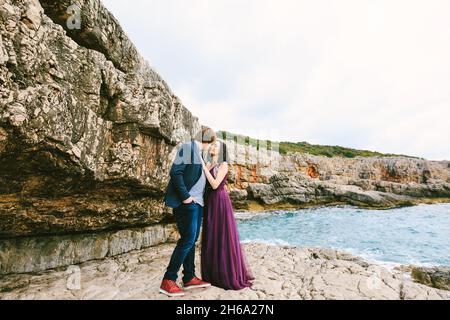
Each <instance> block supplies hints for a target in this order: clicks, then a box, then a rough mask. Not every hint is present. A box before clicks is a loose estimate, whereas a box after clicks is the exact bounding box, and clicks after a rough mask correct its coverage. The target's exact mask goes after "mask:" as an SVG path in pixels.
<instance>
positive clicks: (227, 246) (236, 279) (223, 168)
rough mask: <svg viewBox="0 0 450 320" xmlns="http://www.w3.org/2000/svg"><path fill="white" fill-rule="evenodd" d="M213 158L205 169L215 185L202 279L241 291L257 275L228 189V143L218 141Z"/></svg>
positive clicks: (205, 228) (210, 196) (206, 220)
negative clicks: (248, 260) (241, 239)
mask: <svg viewBox="0 0 450 320" xmlns="http://www.w3.org/2000/svg"><path fill="white" fill-rule="evenodd" d="M209 153H210V158H211V161H209V162H208V165H206V164H205V163H203V170H204V172H205V175H206V178H207V179H208V182H209V184H210V186H211V188H210V189H209V190H208V191H207V195H206V202H205V211H204V219H203V231H202V255H201V261H202V264H201V269H202V278H203V279H204V280H205V281H208V282H210V283H211V284H212V285H214V286H216V287H220V288H223V289H227V290H240V289H243V288H247V287H250V286H251V285H252V283H251V282H250V280H253V279H254V278H253V276H252V275H251V273H250V270H249V268H248V267H247V265H246V262H245V257H244V254H243V252H242V249H241V244H240V242H239V234H238V230H237V224H236V220H235V218H234V213H233V207H232V205H231V200H230V197H229V195H228V193H227V191H226V190H225V185H226V183H227V177H228V163H227V161H228V153H227V146H226V144H225V143H223V142H221V141H216V142H214V143H213V144H212V145H211V147H210V149H209Z"/></svg>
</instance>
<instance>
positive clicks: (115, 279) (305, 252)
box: [0, 244, 450, 300]
mask: <svg viewBox="0 0 450 320" xmlns="http://www.w3.org/2000/svg"><path fill="white" fill-rule="evenodd" d="M172 249H173V246H172V245H167V244H166V245H159V246H156V247H152V248H147V249H143V250H135V251H131V252H129V253H125V254H121V255H118V256H115V257H107V258H105V259H103V260H94V261H89V262H85V263H82V264H80V265H76V266H70V267H68V268H59V269H55V270H48V271H43V272H38V273H33V274H20V275H9V276H0V299H5V300H7V299H27V300H28V299H37V300H39V299H169V298H168V297H166V296H164V295H161V294H159V293H158V287H159V284H160V281H161V276H162V272H163V270H164V268H165V266H166V264H167V261H168V259H169V256H170V253H171V251H172ZM244 249H245V252H246V254H247V259H248V262H249V265H250V266H251V268H252V272H253V274H254V276H255V277H256V280H255V281H254V285H253V287H252V288H250V289H244V290H241V291H225V290H222V289H219V288H215V287H213V288H209V289H202V290H198V291H191V292H188V293H187V294H186V296H185V297H183V298H182V299H192V300H207V299H238V300H247V299H256V300H258V299H290V300H300V299H308V300H309V299H337V300H340V299H345V300H347V299H349V300H350V299H387V300H398V299H402V300H403V299H404V300H409V299H417V300H422V299H436V300H440V299H446V300H450V291H446V290H439V289H434V288H431V287H428V286H425V285H422V284H419V283H415V282H413V281H412V280H411V278H410V277H409V276H408V275H406V274H405V273H404V270H389V269H387V268H385V267H383V266H381V265H377V264H372V263H368V262H366V261H364V260H362V259H360V258H358V257H355V256H352V255H350V254H346V253H341V252H338V251H335V250H331V249H319V248H295V247H288V246H283V247H279V246H270V245H264V244H245V245H244ZM197 266H199V259H198V257H197Z"/></svg>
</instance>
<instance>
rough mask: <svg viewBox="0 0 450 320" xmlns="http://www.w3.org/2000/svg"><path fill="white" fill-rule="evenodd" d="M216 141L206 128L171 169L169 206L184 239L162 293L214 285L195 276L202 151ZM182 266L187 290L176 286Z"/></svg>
mask: <svg viewBox="0 0 450 320" xmlns="http://www.w3.org/2000/svg"><path fill="white" fill-rule="evenodd" d="M216 139H217V137H216V134H215V132H214V131H213V130H212V129H210V128H208V127H204V128H203V129H202V130H201V132H199V133H198V134H197V135H196V137H195V139H194V140H193V141H191V142H189V143H186V144H184V145H182V147H181V148H180V150H179V151H178V153H177V156H176V157H175V161H174V163H173V165H172V169H171V170H170V181H169V185H168V187H167V191H166V196H165V203H166V205H167V206H168V207H171V208H173V214H174V216H175V220H176V223H177V227H178V231H179V233H180V236H181V237H180V240H179V241H178V243H177V245H176V247H175V249H174V251H173V253H172V257H171V259H170V263H169V266H168V267H167V271H166V273H165V275H164V279H163V281H162V283H161V287H160V289H159V292H161V293H163V294H165V295H168V296H170V297H178V296H183V295H184V290H189V289H194V288H206V287H210V286H211V284H210V283H208V282H205V281H202V280H201V279H199V278H197V277H196V276H195V243H196V242H197V239H198V237H199V233H200V227H201V224H202V218H203V205H204V202H203V194H204V192H205V186H206V177H205V174H204V172H203V169H202V162H201V156H202V155H201V152H202V151H204V150H206V149H207V148H208V147H209V146H210V144H211V143H213V142H214V141H216ZM181 265H183V289H184V290H183V289H181V288H180V287H179V286H178V285H177V283H176V281H177V277H178V271H179V270H180V268H181Z"/></svg>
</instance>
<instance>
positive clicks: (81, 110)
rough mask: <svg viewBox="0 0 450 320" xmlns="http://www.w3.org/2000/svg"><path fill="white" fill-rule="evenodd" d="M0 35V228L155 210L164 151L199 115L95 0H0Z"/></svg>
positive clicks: (129, 220)
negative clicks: (75, 18) (73, 23)
mask: <svg viewBox="0 0 450 320" xmlns="http://www.w3.org/2000/svg"><path fill="white" fill-rule="evenodd" d="M70 5H76V6H78V7H79V8H80V9H81V11H80V12H81V21H82V23H81V29H75V30H69V29H67V24H66V21H67V19H68V17H69V16H68V13H67V12H66V11H67V8H68V7H69V6H70ZM63 27H64V28H66V29H67V30H64V28H63ZM0 35H1V36H0V83H1V88H0V237H14V236H27V235H45V234H52V235H55V234H67V233H75V232H89V231H94V230H95V231H98V230H108V229H118V228H120V229H122V228H126V227H134V226H145V225H149V224H154V223H159V222H161V221H163V220H164V218H165V216H166V213H167V212H166V209H164V206H163V205H162V202H161V197H162V193H163V191H164V188H165V185H166V183H167V171H168V168H169V166H170V158H171V157H170V153H171V151H172V150H173V147H174V146H175V144H176V143H177V142H178V141H180V139H181V138H182V137H183V136H186V135H191V134H193V133H194V132H195V131H197V130H198V128H199V124H198V120H197V119H196V118H195V117H193V116H192V115H191V113H190V112H189V111H188V110H187V109H186V108H185V107H184V106H183V105H182V104H181V102H180V101H179V99H178V98H177V97H176V96H174V94H173V93H172V92H171V90H170V88H169V87H168V86H167V84H166V83H165V82H164V81H163V80H162V79H161V77H160V76H159V75H158V74H157V73H156V72H154V71H153V70H152V69H151V68H150V67H149V65H148V64H147V63H146V62H145V61H144V60H143V59H142V57H141V56H140V55H139V54H138V52H137V50H136V48H135V47H134V46H133V44H132V43H131V42H130V41H129V39H128V38H127V36H126V35H125V33H124V32H123V31H122V29H121V27H120V25H119V23H118V22H117V21H116V20H115V19H114V17H113V16H112V15H111V14H110V13H109V12H108V11H107V10H106V9H105V8H104V7H103V5H102V4H101V2H100V1H98V0H89V1H88V0H86V1H72V0H71V1H45V0H41V1H37V0H19V1H17V0H14V1H12V0H1V1H0Z"/></svg>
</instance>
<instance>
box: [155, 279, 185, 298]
mask: <svg viewBox="0 0 450 320" xmlns="http://www.w3.org/2000/svg"><path fill="white" fill-rule="evenodd" d="M159 292H161V293H163V294H165V295H166V296H169V297H182V296H184V292H183V290H182V289H181V288H180V287H179V286H178V285H177V283H176V282H175V281H173V280H168V279H164V280H163V281H162V283H161V287H160V288H159Z"/></svg>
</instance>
